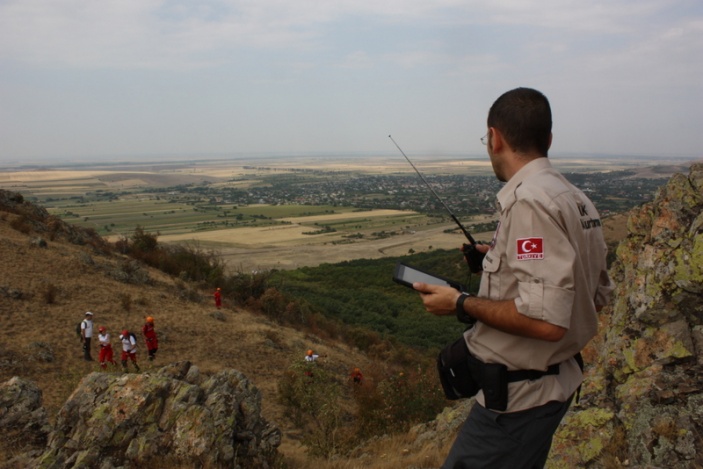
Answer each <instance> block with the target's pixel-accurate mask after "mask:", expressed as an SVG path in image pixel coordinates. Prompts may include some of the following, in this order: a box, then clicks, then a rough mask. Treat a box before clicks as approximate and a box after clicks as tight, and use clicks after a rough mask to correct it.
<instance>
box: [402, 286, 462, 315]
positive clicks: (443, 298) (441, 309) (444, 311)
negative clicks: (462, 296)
mask: <svg viewBox="0 0 703 469" xmlns="http://www.w3.org/2000/svg"><path fill="white" fill-rule="evenodd" d="M413 289H415V290H417V291H418V292H419V293H420V298H421V299H422V303H423V304H424V305H425V309H426V310H427V311H428V312H430V313H432V314H434V315H436V316H446V315H450V314H454V313H455V312H456V300H457V298H459V291H458V290H456V289H454V288H452V287H444V286H440V285H431V284H429V283H422V282H415V283H413Z"/></svg>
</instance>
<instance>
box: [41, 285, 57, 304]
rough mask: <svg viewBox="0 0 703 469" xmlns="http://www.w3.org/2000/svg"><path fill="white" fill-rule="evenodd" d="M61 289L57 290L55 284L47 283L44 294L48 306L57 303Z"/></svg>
mask: <svg viewBox="0 0 703 469" xmlns="http://www.w3.org/2000/svg"><path fill="white" fill-rule="evenodd" d="M58 292H59V289H58V288H56V285H54V284H53V283H47V284H46V287H45V288H44V292H43V293H42V295H43V297H44V302H45V303H46V304H48V305H52V304H54V303H55V302H56V295H57V294H58Z"/></svg>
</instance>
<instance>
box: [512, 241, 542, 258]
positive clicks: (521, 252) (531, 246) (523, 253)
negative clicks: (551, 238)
mask: <svg viewBox="0 0 703 469" xmlns="http://www.w3.org/2000/svg"><path fill="white" fill-rule="evenodd" d="M533 259H544V243H543V242H542V238H519V239H518V240H517V260H519V261H528V260H533Z"/></svg>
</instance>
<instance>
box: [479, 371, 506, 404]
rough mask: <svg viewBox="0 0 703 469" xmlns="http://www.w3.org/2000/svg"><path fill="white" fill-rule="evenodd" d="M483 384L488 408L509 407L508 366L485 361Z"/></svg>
mask: <svg viewBox="0 0 703 469" xmlns="http://www.w3.org/2000/svg"><path fill="white" fill-rule="evenodd" d="M481 384H482V385H483V398H484V400H485V404H486V409H493V410H498V411H504V410H505V409H507V408H508V367H507V366H505V365H502V364H500V363H485V364H484V365H483V380H482V381H481Z"/></svg>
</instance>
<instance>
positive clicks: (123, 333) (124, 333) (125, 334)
mask: <svg viewBox="0 0 703 469" xmlns="http://www.w3.org/2000/svg"><path fill="white" fill-rule="evenodd" d="M128 335H129V331H128V330H127V329H125V330H123V331H122V337H127V336H128Z"/></svg>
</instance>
